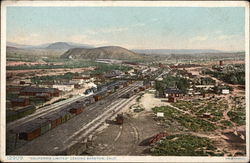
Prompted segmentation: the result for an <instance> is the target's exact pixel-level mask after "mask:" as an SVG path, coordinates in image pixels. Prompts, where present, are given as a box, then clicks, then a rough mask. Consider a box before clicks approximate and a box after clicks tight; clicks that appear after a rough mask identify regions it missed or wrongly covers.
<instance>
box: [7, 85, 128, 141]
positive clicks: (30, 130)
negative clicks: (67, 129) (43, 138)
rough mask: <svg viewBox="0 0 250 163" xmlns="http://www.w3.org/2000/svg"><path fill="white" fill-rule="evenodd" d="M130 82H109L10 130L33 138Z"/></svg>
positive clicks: (28, 138) (29, 138) (30, 138)
mask: <svg viewBox="0 0 250 163" xmlns="http://www.w3.org/2000/svg"><path fill="white" fill-rule="evenodd" d="M130 83H132V81H116V82H113V83H110V84H109V85H106V86H103V87H101V88H99V89H98V91H97V92H96V93H94V94H93V95H91V96H88V97H86V98H84V99H82V100H80V101H76V102H74V103H72V104H70V105H68V106H66V107H62V108H60V109H59V110H57V111H55V112H53V113H51V114H47V115H44V116H42V117H38V118H36V119H34V120H32V121H29V122H27V123H25V124H23V125H21V126H17V127H16V128H14V129H12V130H11V132H12V133H13V134H16V136H17V137H18V138H19V139H23V140H28V141H30V140H33V139H35V138H37V137H38V136H40V135H43V134H44V133H46V132H48V131H49V130H51V129H53V128H55V127H57V126H58V125H60V124H62V123H64V122H66V121H68V120H69V119H71V118H72V117H74V116H76V115H78V114H80V113H82V112H83V110H84V108H85V107H86V106H89V105H91V104H93V103H95V102H96V101H99V100H101V99H103V98H105V97H106V96H108V95H109V94H111V93H113V92H115V91H116V89H118V88H122V87H126V86H128V84H130Z"/></svg>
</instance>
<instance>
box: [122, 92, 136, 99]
mask: <svg viewBox="0 0 250 163" xmlns="http://www.w3.org/2000/svg"><path fill="white" fill-rule="evenodd" d="M133 95H134V92H133V91H129V92H127V93H125V94H123V95H122V96H121V98H130V97H132V96H133Z"/></svg>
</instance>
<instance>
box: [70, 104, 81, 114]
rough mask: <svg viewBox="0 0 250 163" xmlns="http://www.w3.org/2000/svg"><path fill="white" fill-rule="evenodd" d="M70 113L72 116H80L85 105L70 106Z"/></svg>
mask: <svg viewBox="0 0 250 163" xmlns="http://www.w3.org/2000/svg"><path fill="white" fill-rule="evenodd" d="M69 108H70V109H69V112H70V113H71V114H75V115H78V114H80V113H82V112H83V109H84V105H83V104H77V103H74V104H72V105H70V107H69Z"/></svg>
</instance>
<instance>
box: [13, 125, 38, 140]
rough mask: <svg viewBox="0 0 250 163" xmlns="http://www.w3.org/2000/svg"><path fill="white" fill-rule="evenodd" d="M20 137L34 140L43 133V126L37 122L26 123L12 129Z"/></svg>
mask: <svg viewBox="0 0 250 163" xmlns="http://www.w3.org/2000/svg"><path fill="white" fill-rule="evenodd" d="M12 132H13V133H15V134H17V135H18V138H19V139H23V140H28V141H30V140H33V139H35V138H37V137H38V136H40V135H41V127H40V125H39V124H37V123H26V124H23V125H21V126H18V127H16V128H15V129H13V130H12Z"/></svg>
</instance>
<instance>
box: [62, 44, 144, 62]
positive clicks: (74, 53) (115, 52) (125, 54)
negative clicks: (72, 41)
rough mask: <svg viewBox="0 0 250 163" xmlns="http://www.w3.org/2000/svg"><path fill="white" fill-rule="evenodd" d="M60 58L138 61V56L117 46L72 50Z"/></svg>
mask: <svg viewBox="0 0 250 163" xmlns="http://www.w3.org/2000/svg"><path fill="white" fill-rule="evenodd" d="M61 58H75V59H125V60H130V59H139V58H141V56H140V55H138V54H136V53H134V52H132V51H129V50H127V49H125V48H122V47H119V46H106V47H99V48H93V49H87V48H74V49H69V50H68V51H66V52H65V53H64V54H63V55H62V56H61Z"/></svg>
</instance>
